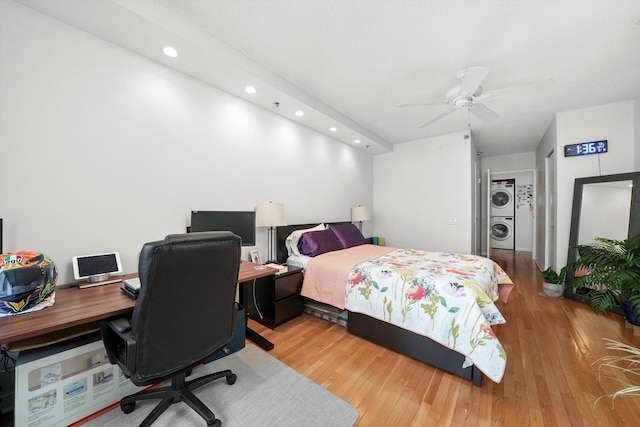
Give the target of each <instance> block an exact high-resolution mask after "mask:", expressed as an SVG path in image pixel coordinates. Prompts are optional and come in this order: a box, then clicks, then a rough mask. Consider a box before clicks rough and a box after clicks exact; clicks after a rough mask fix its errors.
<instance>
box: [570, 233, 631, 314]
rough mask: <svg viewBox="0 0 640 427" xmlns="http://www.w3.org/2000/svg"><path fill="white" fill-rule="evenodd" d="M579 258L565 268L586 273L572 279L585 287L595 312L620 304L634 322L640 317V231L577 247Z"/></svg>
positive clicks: (580, 286) (610, 309)
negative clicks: (625, 236)
mask: <svg viewBox="0 0 640 427" xmlns="http://www.w3.org/2000/svg"><path fill="white" fill-rule="evenodd" d="M576 249H577V251H578V254H579V258H578V260H577V261H576V262H574V263H571V264H570V265H568V266H567V267H565V268H566V269H568V268H571V269H573V270H574V271H580V270H583V271H585V272H586V274H584V275H580V276H578V277H576V278H575V280H574V281H573V286H575V287H576V288H585V289H586V290H587V292H586V297H587V298H588V300H589V303H590V304H591V308H593V310H594V311H595V312H596V313H603V314H607V313H609V312H610V311H612V310H614V309H615V308H616V307H618V306H621V307H622V309H623V311H624V312H625V316H626V319H627V320H628V321H629V322H630V323H633V324H635V325H637V324H638V316H640V234H638V235H635V236H632V237H629V238H627V239H625V240H613V239H606V238H602V237H596V238H595V239H594V241H593V242H592V243H591V244H588V245H578V246H577V247H576Z"/></svg>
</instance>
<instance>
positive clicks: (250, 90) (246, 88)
mask: <svg viewBox="0 0 640 427" xmlns="http://www.w3.org/2000/svg"><path fill="white" fill-rule="evenodd" d="M244 91H245V92H247V93H251V94H253V93H256V88H255V87H253V86H247V87H245V88H244Z"/></svg>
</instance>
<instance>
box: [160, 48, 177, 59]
mask: <svg viewBox="0 0 640 427" xmlns="http://www.w3.org/2000/svg"><path fill="white" fill-rule="evenodd" d="M162 52H163V53H164V54H165V55H167V56H169V57H171V58H175V57H176V56H178V51H177V50H175V49H174V48H172V47H171V46H167V47H165V48H163V49H162Z"/></svg>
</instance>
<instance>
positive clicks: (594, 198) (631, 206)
mask: <svg viewBox="0 0 640 427" xmlns="http://www.w3.org/2000/svg"><path fill="white" fill-rule="evenodd" d="M638 233H640V172H631V173H621V174H615V175H603V176H593V177H587V178H576V180H575V187H574V189H573V208H572V211H571V230H570V233H569V252H568V254H567V264H570V263H573V262H574V261H576V259H577V251H576V249H575V247H576V245H583V244H589V243H592V242H593V239H594V238H595V237H604V238H608V239H615V240H624V239H626V238H627V237H629V236H634V235H636V234H638ZM573 279H574V272H573V271H567V276H566V284H567V286H566V288H565V297H567V298H571V299H573V300H577V301H581V302H586V298H585V297H584V296H583V294H582V292H581V291H582V289H579V290H576V289H575V288H574V287H573V286H571V285H572V283H573Z"/></svg>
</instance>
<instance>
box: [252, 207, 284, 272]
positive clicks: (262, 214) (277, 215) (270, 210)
mask: <svg viewBox="0 0 640 427" xmlns="http://www.w3.org/2000/svg"><path fill="white" fill-rule="evenodd" d="M282 225H287V215H286V214H285V211H284V205H283V204H282V203H273V202H269V203H264V204H261V205H258V206H257V207H256V227H267V228H269V234H268V245H269V257H268V261H267V262H266V263H265V264H269V263H273V262H275V261H274V256H273V245H274V240H275V239H274V236H273V232H274V230H275V227H279V226H282Z"/></svg>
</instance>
